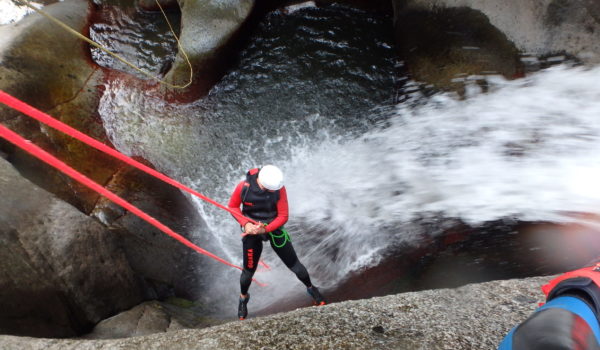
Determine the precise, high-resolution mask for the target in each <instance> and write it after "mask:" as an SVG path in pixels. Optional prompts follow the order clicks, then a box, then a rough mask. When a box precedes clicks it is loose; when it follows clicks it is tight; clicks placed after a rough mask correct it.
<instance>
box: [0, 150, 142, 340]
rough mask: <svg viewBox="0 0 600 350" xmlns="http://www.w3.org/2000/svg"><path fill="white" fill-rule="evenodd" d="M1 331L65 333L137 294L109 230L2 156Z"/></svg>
mask: <svg viewBox="0 0 600 350" xmlns="http://www.w3.org/2000/svg"><path fill="white" fill-rule="evenodd" d="M0 195H1V196H2V201H0V223H1V225H0V227H1V228H0V231H1V232H0V241H2V243H1V244H0V271H2V272H1V273H0V286H1V288H0V309H1V310H2V313H1V314H0V332H2V333H10V334H21V335H30V336H46V337H66V336H74V335H76V334H79V333H82V332H85V331H88V330H89V329H90V328H91V327H92V326H93V325H94V324H95V323H96V322H98V321H100V320H101V319H104V318H106V317H107V316H110V315H112V314H114V313H116V312H119V311H121V310H124V309H127V308H130V307H131V306H133V305H135V304H138V303H139V302H140V301H141V298H142V296H141V293H140V289H139V287H138V284H137V282H136V280H135V278H134V275H133V272H132V270H131V267H130V266H129V263H128V262H127V260H126V258H125V255H124V253H123V251H122V250H121V249H119V247H118V239H117V236H116V235H115V233H113V232H111V231H109V230H107V229H106V228H105V227H104V226H102V225H100V224H99V223H98V222H96V221H95V220H93V219H91V218H89V217H87V216H85V215H84V214H82V213H81V212H79V211H78V210H77V209H75V208H73V207H72V206H70V205H68V204H66V203H64V202H63V201H61V200H59V199H57V198H56V197H54V196H53V195H51V194H50V193H47V192H46V191H44V190H42V189H40V188H39V187H37V186H35V185H34V184H32V183H31V182H29V181H27V180H25V179H24V178H22V177H21V176H20V175H19V174H18V173H17V172H16V171H15V169H14V168H13V167H12V166H11V165H10V164H9V163H8V162H6V161H5V160H0Z"/></svg>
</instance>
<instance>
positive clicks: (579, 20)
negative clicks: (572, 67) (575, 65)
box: [393, 0, 600, 64]
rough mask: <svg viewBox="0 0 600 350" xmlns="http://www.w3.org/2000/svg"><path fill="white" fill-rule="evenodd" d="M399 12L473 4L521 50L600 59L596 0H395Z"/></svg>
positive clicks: (469, 6) (541, 53) (466, 6)
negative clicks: (500, 0)
mask: <svg viewBox="0 0 600 350" xmlns="http://www.w3.org/2000/svg"><path fill="white" fill-rule="evenodd" d="M393 4H394V10H395V13H396V15H401V14H402V13H406V11H408V12H410V11H413V10H426V11H438V10H440V9H445V8H470V9H472V10H476V11H480V12H481V13H482V14H484V15H485V16H486V17H487V18H489V21H490V23H491V24H492V25H493V26H494V27H496V28H497V29H498V30H500V31H501V32H502V33H504V34H505V35H506V36H507V37H508V39H509V40H511V41H512V42H513V43H514V44H515V45H516V46H517V47H518V49H519V50H521V51H524V52H528V53H533V54H536V55H545V54H552V53H557V52H566V53H569V54H571V55H574V56H576V57H577V58H578V59H580V60H582V61H583V62H586V63H592V64H593V63H598V62H600V42H599V41H598V40H597V38H598V31H599V30H600V21H598V19H599V18H600V8H599V7H598V5H597V2H596V1H593V0H577V1H566V0H531V1H517V0H514V1H503V2H491V1H476V0H408V1H402V0H394V1H393Z"/></svg>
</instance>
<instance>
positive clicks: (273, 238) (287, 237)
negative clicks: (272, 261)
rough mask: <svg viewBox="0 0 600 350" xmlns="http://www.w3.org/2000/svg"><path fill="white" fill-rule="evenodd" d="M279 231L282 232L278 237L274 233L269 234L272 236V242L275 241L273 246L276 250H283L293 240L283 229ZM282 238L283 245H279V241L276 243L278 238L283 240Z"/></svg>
mask: <svg viewBox="0 0 600 350" xmlns="http://www.w3.org/2000/svg"><path fill="white" fill-rule="evenodd" d="M279 230H280V231H281V234H280V235H276V234H275V233H273V232H269V236H271V240H272V241H273V246H274V247H275V248H283V247H284V246H285V245H286V243H287V242H288V241H289V242H291V241H292V239H291V238H290V235H289V234H288V232H287V231H286V230H285V229H284V228H283V227H282V228H280V229H279ZM282 237H283V243H281V245H278V244H277V241H275V239H276V238H277V239H279V238H282Z"/></svg>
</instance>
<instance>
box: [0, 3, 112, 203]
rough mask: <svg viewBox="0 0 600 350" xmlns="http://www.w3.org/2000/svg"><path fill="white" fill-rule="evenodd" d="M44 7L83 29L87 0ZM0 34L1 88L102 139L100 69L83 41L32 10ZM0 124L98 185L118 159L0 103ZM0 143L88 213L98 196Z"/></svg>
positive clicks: (27, 172) (21, 165)
mask: <svg viewBox="0 0 600 350" xmlns="http://www.w3.org/2000/svg"><path fill="white" fill-rule="evenodd" d="M44 10H45V11H47V12H48V13H49V14H51V15H53V16H55V17H57V18H58V19H59V20H61V21H63V22H64V23H65V24H67V25H69V26H70V27H72V28H74V29H75V30H76V31H78V32H80V33H84V34H86V33H87V29H88V15H89V11H90V4H89V3H88V2H87V1H84V0H66V1H62V2H59V3H55V4H52V5H49V6H46V7H44ZM0 38H2V39H0V62H1V65H0V89H1V90H4V91H5V92H7V93H9V94H12V95H13V96H15V97H17V98H19V99H21V100H23V101H25V102H26V103H28V104H30V105H32V106H34V107H36V108H38V109H40V110H42V111H44V112H47V113H49V114H50V115H52V116H53V117H55V118H58V119H59V120H61V121H63V122H65V123H67V124H69V125H71V126H73V127H74V128H76V129H78V130H80V131H82V132H84V133H86V134H88V135H90V136H92V137H94V138H96V139H98V140H99V141H102V142H105V143H108V138H107V137H106V134H105V132H104V128H103V127H102V124H101V123H100V122H99V120H100V119H99V116H98V114H97V112H96V110H97V107H98V102H99V97H100V96H99V89H98V86H99V85H101V84H103V80H104V77H103V72H102V71H101V70H100V69H99V68H98V66H97V65H95V64H93V63H92V62H91V60H90V52H89V48H88V45H87V44H86V43H85V42H84V41H82V40H81V39H79V38H77V37H76V36H75V35H73V34H71V33H69V32H67V31H66V30H64V29H63V28H61V27H60V26H58V25H57V24H56V23H54V22H52V21H50V20H49V19H47V18H46V17H44V16H42V15H40V14H37V13H33V14H30V15H28V16H26V17H25V18H24V19H22V20H21V21H19V22H17V23H13V24H9V25H5V26H2V27H0ZM0 122H1V123H3V124H5V125H7V126H8V127H10V128H11V129H13V130H14V131H16V132H18V133H20V134H21V135H23V136H24V137H26V138H28V139H30V140H32V141H33V142H35V143H36V144H38V145H40V146H42V147H43V148H45V149H48V150H50V151H52V152H54V153H55V154H56V155H57V156H58V157H59V158H60V159H62V160H63V161H65V162H66V163H68V164H70V165H72V166H74V167H76V168H77V169H78V170H80V171H82V172H84V173H85V174H86V175H87V176H89V177H90V178H92V179H93V180H95V181H96V182H99V183H105V182H106V181H108V179H109V178H110V177H111V176H112V174H113V173H114V172H115V171H116V168H117V162H116V161H115V160H113V159H112V158H110V157H107V156H105V155H103V154H101V153H99V152H97V151H96V150H94V149H92V148H90V147H88V146H86V145H83V144H81V143H80V142H79V141H76V140H74V139H73V138H71V137H69V136H65V135H64V134H62V133H60V132H58V131H55V130H54V129H50V128H48V127H46V126H43V125H40V124H39V123H38V122H36V121H33V120H32V119H30V118H29V117H26V116H24V115H22V114H21V113H18V112H16V111H14V110H11V109H9V108H8V107H6V106H4V105H2V106H0ZM0 146H2V149H3V150H4V151H5V152H7V153H8V154H9V160H10V161H11V163H13V164H14V165H15V166H16V167H17V168H18V169H19V170H20V171H21V172H22V174H23V175H24V176H26V177H27V178H29V179H30V180H31V181H34V182H35V183H36V184H38V185H40V186H42V187H43V188H45V189H47V190H49V191H51V192H53V193H54V194H56V195H58V196H59V197H60V198H63V199H65V200H66V201H68V202H69V203H71V204H73V205H75V206H76V207H77V208H79V209H80V210H82V211H83V212H89V211H91V209H92V208H93V206H94V203H95V201H96V200H97V199H98V195H97V194H95V193H94V192H92V191H90V190H88V189H87V188H84V187H83V186H81V185H79V184H77V183H75V182H74V181H72V180H70V179H68V178H66V177H64V176H62V175H60V174H59V173H57V172H56V171H55V170H53V169H51V168H49V167H48V166H45V165H43V164H41V163H40V162H38V161H36V160H34V159H32V157H30V156H29V155H27V154H24V153H23V152H20V151H18V150H15V149H14V148H12V147H10V146H7V145H6V144H5V143H2V144H1V145H0Z"/></svg>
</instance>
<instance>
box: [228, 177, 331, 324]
mask: <svg viewBox="0 0 600 350" xmlns="http://www.w3.org/2000/svg"><path fill="white" fill-rule="evenodd" d="M240 205H241V206H242V209H240ZM229 209H230V211H231V212H235V213H238V214H243V216H247V217H249V218H251V219H253V220H256V221H257V222H259V225H256V224H254V223H252V222H250V220H247V219H244V218H243V216H242V215H233V216H234V218H235V219H236V220H237V221H238V222H239V223H240V226H241V228H242V231H243V232H244V234H243V238H242V247H243V261H244V264H243V269H242V274H241V276H240V289H241V293H240V299H239V305H238V317H239V318H240V320H243V319H245V318H246V317H247V316H248V308H247V304H248V301H249V300H250V294H249V293H248V289H249V288H250V284H251V283H252V276H253V275H254V272H256V268H257V266H258V262H259V259H260V255H261V253H262V249H263V241H270V243H271V248H273V250H274V251H275V253H277V256H279V258H280V259H281V260H282V261H283V263H284V264H285V266H287V267H288V268H289V269H290V270H292V272H294V273H295V274H296V276H297V277H298V279H299V280H300V281H301V282H302V283H304V285H305V286H306V291H307V293H308V294H309V295H310V296H311V297H312V298H313V299H314V302H315V304H316V305H325V304H326V301H325V299H324V298H323V296H322V295H321V293H320V292H319V289H318V288H317V287H315V286H313V285H312V283H311V280H310V276H309V275H308V271H307V270H306V268H305V267H304V265H302V263H300V260H298V257H297V256H296V252H295V250H294V247H293V246H292V241H291V239H290V236H289V234H288V232H287V231H286V230H285V228H284V227H283V225H284V224H285V223H286V222H287V221H288V202H287V192H286V190H285V186H283V173H282V172H281V170H280V169H279V168H278V167H276V166H274V165H266V166H264V167H262V168H260V169H258V168H254V169H250V170H249V171H248V173H247V174H246V179H245V180H243V181H241V182H240V183H239V184H238V185H237V186H236V187H235V190H234V191H233V194H232V195H231V199H230V200H229Z"/></svg>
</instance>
